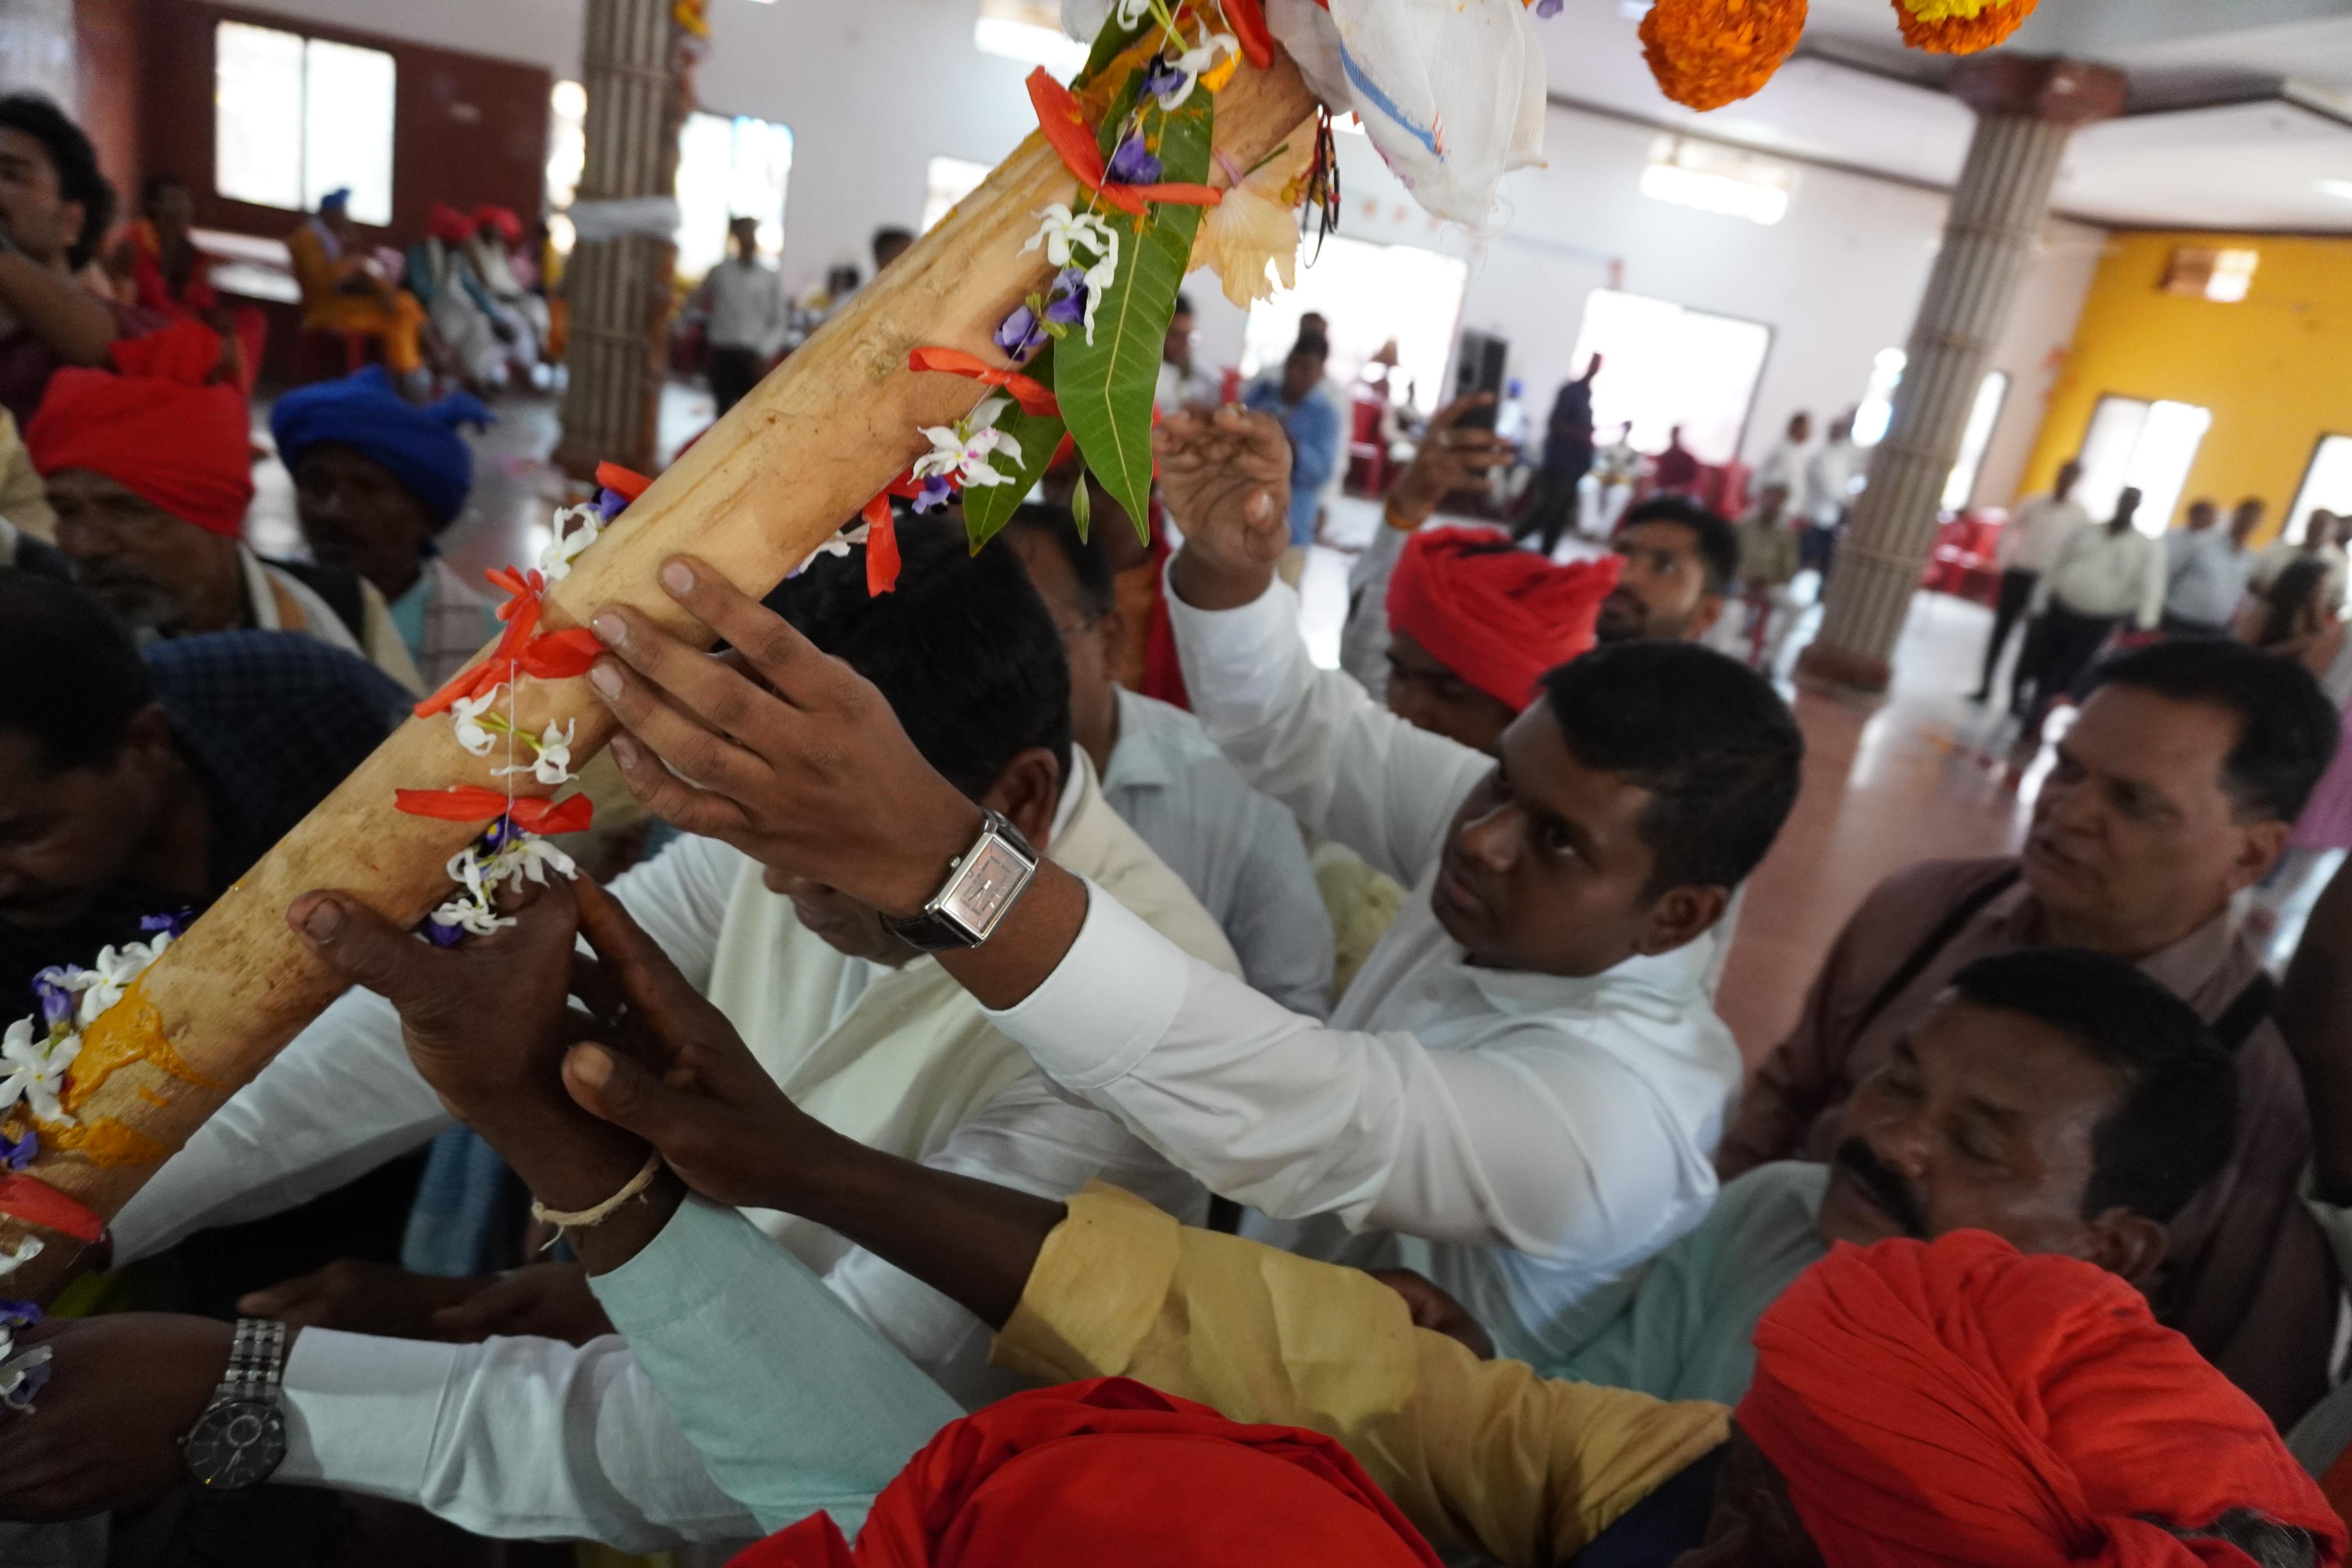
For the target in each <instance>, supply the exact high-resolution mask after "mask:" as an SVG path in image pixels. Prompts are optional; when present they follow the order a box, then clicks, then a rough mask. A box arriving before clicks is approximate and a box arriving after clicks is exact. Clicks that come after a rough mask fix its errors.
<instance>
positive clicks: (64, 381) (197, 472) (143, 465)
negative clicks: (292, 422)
mask: <svg viewBox="0 0 2352 1568" xmlns="http://www.w3.org/2000/svg"><path fill="white" fill-rule="evenodd" d="M112 352H113V356H114V364H115V371H84V370H63V371H58V373H57V374H55V375H53V376H51V377H50V378H49V385H48V390H47V391H46V392H43V393H42V394H41V406H40V408H39V410H38V411H37V412H36V413H34V415H33V423H31V424H29V425H27V426H26V429H25V445H26V450H27V451H29V452H30V453H31V454H32V458H33V466H34V467H36V468H38V469H39V470H40V471H41V474H42V476H44V477H46V476H49V475H51V474H57V473H61V472H63V471H64V470H66V469H68V468H84V469H88V470H89V472H90V473H93V474H100V475H104V476H106V477H107V478H109V479H111V480H113V481H114V482H115V483H116V484H118V485H120V486H122V487H123V488H124V489H126V490H129V491H130V492H131V494H133V495H135V496H137V497H140V498H141V499H142V500H145V501H152V502H153V503H154V504H155V505H156V506H158V507H163V510H165V511H167V512H169V513H171V514H172V515H173V517H178V518H180V519H181V520H182V521H184V522H190V523H194V524H195V525H196V527H198V528H205V529H208V530H209V531H211V532H213V533H216V534H226V535H227V536H228V537H229V538H236V537H237V535H238V534H239V533H240V532H242V531H243V529H244V528H245V509H246V507H248V506H250V505H252V502H253V435H252V417H251V414H250V413H248V411H247V408H246V402H245V394H244V393H243V392H239V391H237V389H236V387H235V386H232V385H228V384H226V383H223V382H216V381H215V380H214V379H213V378H214V377H215V376H217V375H219V374H220V373H221V340H220V335H219V334H218V333H216V332H215V331H213V330H212V329H210V328H208V327H203V326H199V325H198V324H197V323H195V322H194V321H179V322H174V323H173V325H172V326H170V327H168V328H166V329H163V331H161V332H153V333H150V334H149V335H148V336H146V337H143V338H126V339H123V340H120V341H118V342H116V343H115V345H114V347H113V350H112ZM116 371H120V372H121V373H120V374H117V373H116Z"/></svg>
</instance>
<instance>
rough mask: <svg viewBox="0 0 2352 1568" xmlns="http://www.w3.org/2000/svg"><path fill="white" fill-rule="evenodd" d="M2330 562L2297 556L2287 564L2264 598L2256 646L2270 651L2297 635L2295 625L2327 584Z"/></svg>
mask: <svg viewBox="0 0 2352 1568" xmlns="http://www.w3.org/2000/svg"><path fill="white" fill-rule="evenodd" d="M2327 570H2328V568H2327V563H2326V561H2324V560H2321V559H2318V558H2317V557H2316V556H2308V555H2298V556H2296V557H2295V558H2294V559H2293V560H2291V561H2289V562H2287V565H2286V570H2284V571H2282V572H2280V573H2279V574H2278V580H2276V581H2274V582H2273V583H2272V584H2271V585H2270V588H2269V590H2268V591H2266V592H2264V593H2263V606H2264V611H2263V632H2262V635H2261V636H2260V637H2259V638H2257V639H2256V640H2255V643H2254V646H2256V647H2258V648H2268V647H2270V646H2271V645H2273V643H2284V642H2285V641H2286V640H2287V639H2288V638H2290V637H2293V636H2294V634H2295V630H2294V623H2295V622H2296V621H2297V620H2298V619H2300V618H2301V616H2302V614H2303V612H2304V610H2305V607H2306V606H2307V605H2309V604H2310V602H2311V601H2313V600H2314V599H2315V598H2317V597H2318V596H2319V591H2320V590H2321V588H2322V587H2323V586H2324V585H2325V584H2326V581H2327Z"/></svg>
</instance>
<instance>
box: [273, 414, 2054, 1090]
mask: <svg viewBox="0 0 2352 1568" xmlns="http://www.w3.org/2000/svg"><path fill="white" fill-rule="evenodd" d="M709 419H710V402H709V395H708V394H707V393H704V392H699V391H698V390H693V389H688V388H685V387H680V386H672V387H671V388H669V389H668V390H667V393H666V395H665V398H664V402H663V408H662V438H663V444H664V447H665V450H666V451H667V450H675V449H676V447H677V445H678V444H682V443H683V442H684V441H685V439H686V438H687V437H688V436H689V435H691V434H694V433H695V432H696V431H698V430H700V429H701V428H702V427H703V426H704V425H705V424H707V423H709ZM262 423H263V425H264V426H265V427H266V418H265V419H264V420H263V421H262ZM555 435H556V418H555V405H554V402H553V401H552V400H551V399H547V398H510V399H509V400H507V401H506V402H503V403H502V404H500V406H499V423H498V424H497V425H496V426H494V427H493V428H492V429H491V430H490V431H489V432H488V434H486V435H484V436H483V437H481V438H480V440H479V441H478V444H477V458H476V461H477V465H478V473H477V476H476V480H475V486H474V495H473V499H472V502H471V504H470V505H469V506H468V507H467V510H466V514H465V516H464V517H461V518H460V519H459V520H458V521H457V524H456V525H455V526H453V528H451V529H450V532H449V534H448V535H447V537H446V539H445V541H444V548H445V549H446V552H447V554H448V556H449V558H450V559H451V561H452V562H453V563H454V564H456V565H457V567H458V568H459V569H460V570H465V571H467V572H472V571H477V570H482V569H485V568H488V567H493V566H499V565H503V564H505V563H507V562H509V561H528V560H530V559H535V558H536V557H537V555H538V552H539V548H540V545H541V541H543V539H544V538H545V530H546V527H547V519H548V516H549V514H550V511H551V508H552V507H554V506H555V505H556V504H558V503H559V501H560V499H561V497H562V489H563V486H562V479H561V477H560V476H558V475H557V474H555V472H554V471H553V470H552V469H551V468H549V467H548V466H547V465H546V464H545V462H544V458H545V456H546V454H547V453H548V452H549V451H551V449H552V448H553V446H554V444H555ZM257 482H258V484H259V486H260V491H261V493H260V496H259V497H258V498H257V501H256V503H255V506H254V509H253V514H252V521H251V523H250V524H249V525H248V532H249V533H250V534H251V536H252V537H253V538H254V540H255V543H256V544H257V546H259V547H260V548H261V549H263V550H264V551H265V552H266V553H278V552H280V551H283V550H286V549H289V548H290V547H291V546H292V545H293V544H294V542H295V539H294V524H293V497H292V492H291V486H290V484H289V481H288V479H287V477H286V473H285V470H284V469H283V468H282V467H281V466H279V465H278V464H277V463H276V462H275V461H274V460H272V461H270V462H267V463H265V464H263V465H260V467H259V469H258V470H257ZM1378 526H1379V512H1378V508H1377V507H1375V506H1374V505H1373V504H1372V503H1370V502H1366V501H1360V500H1355V499H1352V498H1347V497H1342V498H1339V499H1338V500H1337V501H1335V502H1334V504H1333V506H1332V508H1331V515H1330V517H1329V522H1328V529H1327V535H1328V537H1329V538H1332V539H1333V540H1335V541H1337V542H1338V543H1339V544H1341V545H1343V546H1352V545H1360V543H1361V541H1363V540H1365V539H1368V538H1370V537H1371V530H1372V529H1373V528H1376V527H1378ZM1577 549H1586V550H1597V549H1599V547H1598V546H1597V545H1592V544H1589V543H1584V542H1581V541H1578V542H1571V543H1570V545H1568V546H1566V547H1565V548H1564V549H1563V554H1565V553H1567V552H1568V551H1569V550H1577ZM1352 559H1353V558H1352V554H1351V553H1349V552H1348V551H1345V550H1343V549H1330V548H1326V547H1319V546H1318V548H1317V549H1316V550H1315V551H1314V554H1313V557H1312V559H1310V561H1309V563H1308V567H1307V577H1306V580H1305V582H1304V584H1303V591H1304V596H1305V600H1306V606H1305V622H1306V625H1305V631H1306V634H1307V643H1308V646H1309V648H1310V650H1311V651H1312V652H1313V653H1314V654H1315V656H1316V658H1317V660H1318V663H1321V664H1336V663H1337V662H1338V656H1339V627H1340V623H1341V622H1342V621H1343V620H1344V618H1345V615H1346V608H1347V573H1348V568H1349V564H1350V563H1351V561H1352ZM1989 622H1990V616H1989V615H1988V614H1987V612H1985V611H1984V610H1982V609H1981V608H1979V606H1977V605H1974V604H1968V603H1963V602H1961V601H1957V600H1952V599H1947V598H1943V597H1941V596H1938V595H1933V594H1925V593H1923V594H1921V595H1920V596H1919V597H1918V598H1917V599H1916V601H1914V603H1913V606H1912V611H1911V618H1910V622H1909V624H1908V625H1907V626H1906V629H1905V632H1904V637H1903V643H1902V646H1901V649H1900V650H1899V652H1898V653H1897V655H1896V659H1895V668H1896V671H1897V676H1896V681H1895V689H1894V690H1893V692H1891V693H1890V694H1889V695H1887V696H1886V698H1885V700H1884V701H1882V702H1878V703H1874V704H1862V703H1855V702H1852V701H1848V700H1843V699H1841V698H1839V697H1836V696H1832V695H1822V694H1818V693H1813V692H1796V691H1794V689H1793V688H1784V689H1788V690H1790V691H1791V694H1792V695H1793V700H1794V702H1795V704H1796V709H1797V716H1798V720H1799V722H1800V723H1801V725H1802V727H1803V728H1804V732H1805V739H1806V744H1807V747H1808V753H1807V757H1806V762H1805V783H1804V789H1803V793H1802V794H1801V796H1800V798H1799V800H1798V801H1797V807H1796V811H1795V813H1794V814H1793V815H1792V816H1791V818H1790V821H1789V825H1788V827H1787V829H1786V830H1785V831H1783V832H1782V833H1781V835H1780V841H1779V842H1778V843H1777V844H1776V845H1775V846H1774V847H1773V850H1772V852H1771V854H1770V855H1769V857H1768V858H1767V859H1766V860H1765V862H1764V864H1763V865H1762V867H1761V868H1759V870H1758V872H1757V873H1756V876H1755V878H1754V880H1753V881H1752V882H1751V883H1750V884H1749V894H1748V901H1747V904H1746V908H1745V912H1744V914H1743V915H1742V917H1741V920H1740V924H1739V931H1738V938H1737V940H1736V941H1735V942H1734V944H1733V946H1732V950H1731V959H1730V965H1729V967H1728V969H1727V971H1726V973H1725V976H1724V982H1723V989H1722V994H1721V998H1720V1005H1721V1007H1722V1010H1723V1013H1724V1016H1725V1018H1726V1019H1728V1020H1729V1022H1730V1024H1731V1027H1732V1030H1733V1031H1734V1032H1735V1033H1736V1034H1737V1035H1738V1039H1739V1042H1740V1045H1741V1048H1742V1049H1743V1050H1744V1051H1746V1052H1747V1053H1748V1058H1749V1059H1750V1060H1751V1061H1754V1060H1756V1059H1757V1058H1759V1057H1760V1056H1761V1055H1763V1054H1764V1053H1765V1052H1767V1051H1769V1050H1770V1049H1771V1048H1772V1046H1773V1045H1774V1044H1776V1043H1777V1042H1778V1041H1779V1040H1780V1038H1781V1036H1782V1035H1784V1034H1785V1033H1786V1032H1787V1030H1788V1029H1789V1027H1790V1024H1791V1023H1792V1022H1793V1021H1794V1019H1795V1018H1796V1016H1797V1011H1798V1009H1799V1008H1800V1006H1801V1004H1802V1002H1803V999H1804V993H1805V988H1806V987H1807V985H1808V984H1809V983H1810V982H1811V977H1812V975H1813V971H1814V970H1815V969H1816V968H1817V967H1819V965H1820V963H1821V960H1822V956H1823V955H1824V954H1825V953H1826V952H1827V951H1828V949H1829V946H1830V943H1831V942H1832V940H1833V939H1834V937H1835V936H1836V934H1837V930H1838V928H1839V926H1840V925H1843V923H1844V921H1845V919H1846V917H1847V916H1848V915H1850V914H1852V912H1853V908H1854V906H1855V905H1856V904H1858V903H1860V902H1861V900H1862V897H1863V895H1864V894H1865V893H1867V892H1868V891H1869V890H1870V888H1871V887H1872V886H1873V885H1874V884H1875V883H1877V882H1878V881H1879V880H1880V879H1881V878H1883V877H1885V875H1886V874H1887V873H1889V872H1892V871H1894V870H1895V869H1896V868H1898V867H1900V866H1903V865H1906V864H1908V863H1909V862H1912V861H1915V860H1919V859H1924V858H1927V857H1930V856H1947V855H1980V854H1997V853H2001V852H2007V851H2009V850H2011V849H2013V848H2014V847H2015V846H2016V844H2017V842H2018V840H2019V838H2020V836H2021V832H2022V830H2023V826H2024V819H2025V812H2026V810H2027V804H2026V803H2027V802H2028V801H2029V800H2031V793H2032V785H2033V784H2034V783H2035V782H2036V775H2035V774H2032V773H2029V774H2028V775H2027V777H2026V781H2025V782H2026V789H2025V791H2024V792H2023V793H2022V794H2021V795H2020V794H2011V793H2009V792H2007V791H2005V790H2004V789H2002V787H2001V781H2000V767H1999V763H1998V761H1997V760H1989V759H1988V758H1987V755H1986V754H1987V752H1988V750H1989V749H1990V750H1991V751H1992V752H1993V753H1994V756H1995V757H1997V756H1998V752H1999V744H1998V743H2000V742H2004V741H2005V740H2006V737H2005V736H2000V735H1997V734H1995V733H1994V728H1995V724H1996V722H1997V721H1996V720H1994V719H1993V718H1990V717H1989V716H1987V715H1985V714H1984V713H1983V712H1982V711H1981V710H1979V709H1977V708H1974V707H1971V706H1969V704H1968V703H1967V702H1965V701H1964V700H1963V694H1964V693H1966V692H1967V691H1968V690H1969V688H1970V686H1971V685H1973V684H1974V674H1975V669H1976V660H1977V659H1978V657H1979V651H1980V650H1981V648H1982V646H1983V639H1984V636H1985V633H1986V631H1987V629H1988V625H1989ZM1801 635H1802V633H1801ZM1796 642H1797V640H1796V639H1792V640H1791V647H1790V657H1793V655H1794V649H1795V646H1796Z"/></svg>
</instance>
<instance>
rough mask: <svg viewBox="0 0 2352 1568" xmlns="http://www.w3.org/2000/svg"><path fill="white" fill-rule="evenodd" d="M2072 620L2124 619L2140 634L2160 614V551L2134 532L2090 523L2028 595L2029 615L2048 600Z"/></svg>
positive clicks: (2062, 548)
mask: <svg viewBox="0 0 2352 1568" xmlns="http://www.w3.org/2000/svg"><path fill="white" fill-rule="evenodd" d="M2053 600H2054V601H2056V602H2058V603H2060V604H2063V605H2064V606H2065V607H2066V608H2067V609H2069V610H2071V611H2073V612H2074V613H2075V614H2077V615H2113V616H2119V617H2129V618H2130V620H2131V622H2132V623H2133V624H2134V625H2136V626H2137V627H2138V628H2139V629H2140V630H2141V631H2143V632H2152V631H2154V630H2155V629H2156V623H2157V621H2158V619H2159V618H2160V617H2161V616H2162V615H2163V613H2164V547H2163V546H2162V545H2160V544H2158V543H2157V542H2156V541H2155V540H2154V539H2152V538H2148V537H2147V535H2146V534H2144V533H2142V532H2140V531H2139V530H2138V529H2137V528H2122V529H2114V528H2109V527H2108V526H2107V525H2106V524H2105V523H2094V524H2092V525H2091V526H2090V527H2088V528H2076V529H2075V530H2074V532H2073V533H2071V534H2068V535H2067V536H2066V538H2064V540H2063V541H2062V542H2061V543H2060V545H2059V546H2058V558H2057V559H2055V560H2053V561H2052V562H2051V563H2050V570H2048V571H2045V572H2043V573H2042V581H2041V583H2040V584H2039V585H2038V586H2036V587H2035V589H2034V591H2033V613H2035V614H2036V615H2039V614H2041V613H2042V612H2043V611H2045V610H2047V609H2049V608H2050V605H2051V603H2052V601H2053Z"/></svg>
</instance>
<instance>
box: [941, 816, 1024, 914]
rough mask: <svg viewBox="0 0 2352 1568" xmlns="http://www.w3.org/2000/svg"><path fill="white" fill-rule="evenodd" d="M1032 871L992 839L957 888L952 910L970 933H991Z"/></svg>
mask: <svg viewBox="0 0 2352 1568" xmlns="http://www.w3.org/2000/svg"><path fill="white" fill-rule="evenodd" d="M1029 871H1030V866H1029V862H1026V861H1024V860H1023V859H1022V858H1021V857H1020V855H1019V854H1017V853H1016V852H1014V851H1013V847H1012V846H1011V845H1009V844H1003V843H999V842H998V841H995V840H993V839H991V840H989V841H987V842H986V843H984V844H982V846H981V849H980V855H979V858H978V859H977V860H976V861H975V862H973V863H972V866H971V870H970V871H969V872H968V873H965V875H964V878H963V880H962V882H961V883H958V884H957V887H956V891H955V896H954V898H953V899H952V900H950V904H949V908H950V911H951V912H952V913H953V914H954V915H955V916H956V918H957V919H959V920H961V921H962V922H963V923H964V925H967V926H969V927H970V928H971V929H972V930H974V931H978V932H982V933H983V934H984V933H986V932H989V931H992V930H993V929H995V926H996V921H997V917H998V916H999V915H1003V913H1004V904H1005V901H1006V900H1007V899H1009V898H1011V897H1012V896H1013V892H1014V890H1015V889H1017V888H1018V887H1020V885H1021V883H1022V880H1023V879H1024V877H1026V876H1027V875H1028V874H1029Z"/></svg>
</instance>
